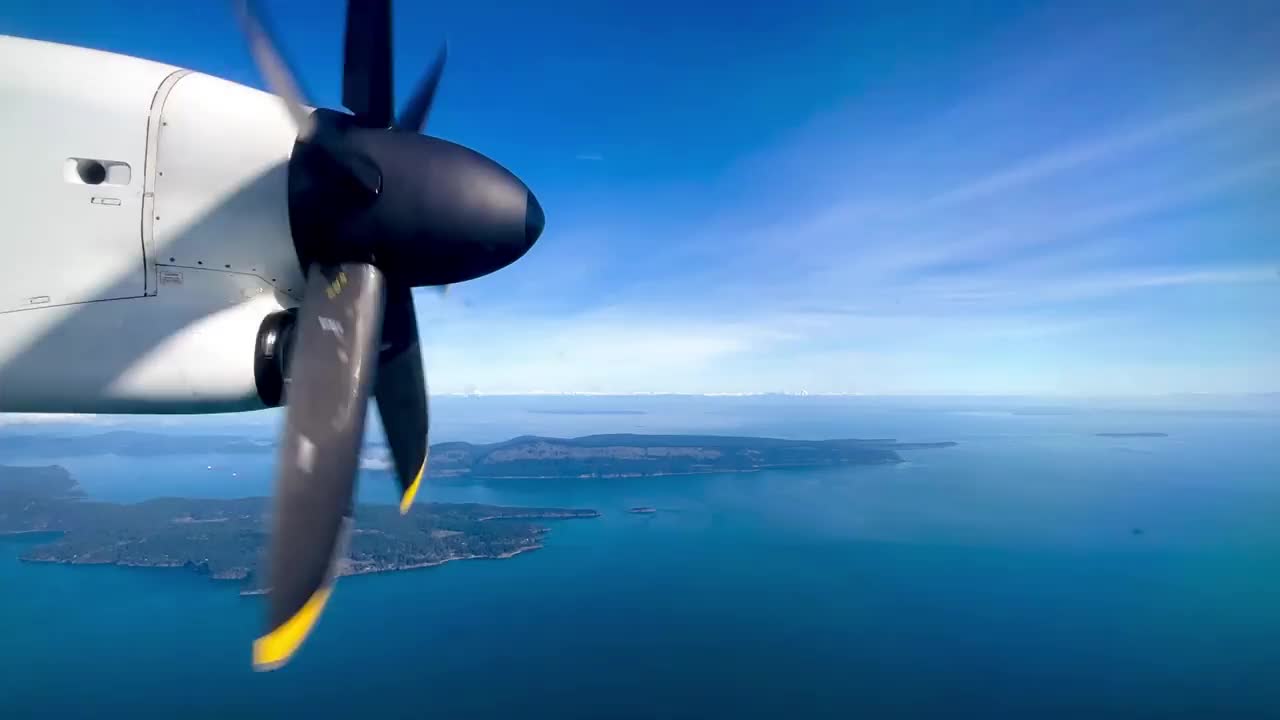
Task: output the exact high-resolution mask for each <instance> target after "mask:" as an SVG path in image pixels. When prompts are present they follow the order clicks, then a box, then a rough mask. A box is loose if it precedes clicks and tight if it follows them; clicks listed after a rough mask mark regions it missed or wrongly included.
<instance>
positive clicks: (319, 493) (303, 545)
mask: <svg viewBox="0 0 1280 720" xmlns="http://www.w3.org/2000/svg"><path fill="white" fill-rule="evenodd" d="M307 275H308V277H307V290H306V296H305V300H304V301H303V303H302V308H301V310H300V312H299V313H298V321H297V325H296V332H297V336H296V340H295V341H294V347H293V351H292V352H293V358H292V360H291V361H290V379H289V384H288V385H287V387H286V389H285V401H286V402H287V403H288V410H287V414H286V419H285V429H284V440H283V442H282V443H281V445H280V456H279V459H278V461H277V462H278V477H277V479H276V500H275V510H274V513H273V515H274V527H273V529H272V546H271V555H270V558H269V561H268V562H269V565H268V567H269V569H270V572H271V594H270V597H269V599H268V600H269V607H270V609H269V611H268V618H267V619H268V625H269V627H270V630H269V632H267V634H266V635H264V636H262V637H261V638H259V639H258V640H257V641H256V642H254V644H253V664H254V667H255V668H257V669H260V670H270V669H273V668H276V667H279V666H280V665H282V664H283V663H285V662H286V661H287V660H288V659H289V657H290V656H292V655H293V653H294V651H296V650H297V649H298V647H299V646H300V645H301V644H302V641H303V640H305V639H306V637H307V634H308V633H309V632H310V631H311V628H312V627H313V626H314V625H315V622H316V620H317V619H318V618H319V616H320V611H321V610H323V609H324V604H325V602H326V601H327V600H328V598H329V593H330V591H331V590H332V587H333V579H334V572H335V567H336V562H337V560H338V559H339V558H341V557H342V556H344V555H345V552H346V547H345V545H346V536H347V533H348V531H349V529H350V522H351V520H350V518H351V508H352V497H353V490H354V487H355V474H356V463H357V461H358V459H359V453H360V444H361V442H362V441H363V439H364V419H365V413H366V411H367V405H368V398H369V392H370V390H371V389H372V386H373V379H374V375H375V373H376V371H377V370H376V367H375V362H376V361H377V350H378V343H379V336H380V335H381V328H382V312H383V302H384V299H385V288H384V282H383V277H382V273H381V272H379V271H378V269H377V268H375V267H373V266H372V265H366V264H359V263H344V264H340V265H336V266H328V267H326V266H321V265H313V266H312V267H311V270H310V271H309V272H308V273H307Z"/></svg>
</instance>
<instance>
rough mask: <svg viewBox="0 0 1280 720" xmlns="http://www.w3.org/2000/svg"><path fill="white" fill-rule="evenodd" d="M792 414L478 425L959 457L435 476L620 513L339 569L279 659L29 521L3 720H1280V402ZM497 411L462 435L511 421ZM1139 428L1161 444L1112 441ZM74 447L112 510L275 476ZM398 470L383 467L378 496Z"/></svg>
mask: <svg viewBox="0 0 1280 720" xmlns="http://www.w3.org/2000/svg"><path fill="white" fill-rule="evenodd" d="M619 402H620V401H617V400H614V401H612V406H618V407H621V406H620V405H619ZM797 402H798V401H792V402H791V404H785V403H783V404H778V403H773V402H763V401H762V402H755V403H747V402H745V401H735V402H733V403H730V404H715V403H712V404H709V405H705V406H694V407H686V406H680V407H676V408H672V407H670V406H661V407H659V406H658V405H656V404H654V403H657V401H652V400H650V401H643V402H640V401H637V402H636V403H633V404H635V405H637V406H639V407H641V408H642V409H644V410H645V412H646V414H645V415H609V416H590V415H583V416H574V415H558V414H557V415H546V414H542V413H527V412H521V408H519V407H506V408H505V409H503V411H502V412H501V413H498V412H494V413H492V415H493V416H494V417H495V418H499V419H497V420H495V421H494V422H492V423H490V424H489V425H483V428H484V432H487V433H496V434H498V436H509V435H511V434H516V433H519V432H546V433H554V434H562V435H572V434H579V433H581V432H589V431H606V430H607V431H613V430H635V429H641V430H644V431H652V432H666V431H684V430H693V431H698V432H704V431H713V430H723V431H725V432H742V433H761V434H775V435H792V436H806V437H814V436H847V435H854V436H886V435H889V436H897V437H899V438H900V439H903V440H959V441H960V442H961V445H960V446H959V447H956V448H951V449H947V450H931V451H916V452H911V453H909V454H908V458H909V460H910V462H908V463H906V464H904V465H901V466H896V467H874V468H854V469H842V470H813V471H788V472H764V473H758V474H752V475H720V476H705V477H693V478H656V479H636V480H616V481H607V482H601V481H583V480H564V481H524V482H510V481H509V482H505V483H489V484H450V485H434V486H432V487H431V488H429V490H428V491H427V492H428V495H429V498H430V499H432V500H445V501H459V500H468V501H470V500H475V501H481V502H494V503H505V504H538V505H571V506H587V507H594V508H597V509H599V510H601V511H602V512H603V513H604V515H603V516H602V517H601V518H598V519H595V520H585V521H564V522H555V523H550V524H549V525H550V526H551V527H552V528H553V529H552V534H551V536H550V537H549V539H548V542H547V545H546V547H545V548H544V549H542V550H539V551H537V552H533V553H528V554H525V555H521V556H519V557H516V558H513V559H510V560H502V561H469V562H459V563H451V564H449V565H446V566H444V567H441V568H435V569H429V570H423V571H417V572H407V573H395V574H388V575H382V576H369V577H359V578H345V579H344V580H343V581H341V583H340V584H339V586H338V589H337V591H336V593H335V595H334V601H333V602H332V603H331V604H330V609H329V611H328V612H327V613H326V615H325V617H324V619H323V620H322V622H321V624H320V626H319V628H318V629H317V632H316V633H315V635H314V636H313V637H312V638H311V640H309V641H308V643H307V645H306V646H305V648H304V650H303V651H302V653H301V654H300V655H299V656H298V658H297V659H296V660H295V661H294V663H292V664H291V665H290V666H288V667H287V668H285V669H283V670H281V671H278V672H275V673H269V674H255V673H253V672H251V671H250V670H249V647H250V643H251V642H252V639H253V636H254V634H255V632H256V631H257V630H258V629H259V625H260V622H261V612H262V608H261V606H260V603H259V601H258V600H257V599H253V598H241V597H239V596H238V595H237V593H236V591H235V588H234V587H233V586H230V585H222V584H216V583H212V582H210V581H208V580H206V579H204V578H201V577H198V576H195V575H191V574H187V573H183V572H176V571H165V570H141V569H132V570H131V569H119V568H84V567H76V568H68V567H60V566H45V565H27V564H22V563H19V562H17V561H16V557H17V555H18V554H19V552H20V551H21V548H22V546H23V544H24V543H27V542H31V540H26V539H24V540H14V539H10V540H5V541H0V591H2V592H3V594H2V595H0V629H2V630H3V634H2V637H3V641H2V642H0V716H3V717H5V718H11V717H12V718H18V717H34V716H45V717H112V716H123V717H161V716H166V717H168V716H180V717H219V718H225V717H230V716H264V717H265V716H275V717H280V716H283V715H286V714H293V713H298V714H300V715H301V714H303V713H306V714H308V715H310V716H323V717H327V716H333V715H341V714H347V715H348V716H360V717H363V716H374V715H375V714H376V715H380V716H383V717H441V718H453V717H482V718H497V717H502V718H506V717H510V716H513V715H521V716H525V717H530V716H532V717H543V716H546V717H637V718H639V717H706V716H738V717H742V716H748V717H776V716H780V715H786V716H797V717H803V716H825V717H853V716H861V717H878V716H893V717H906V716H909V717H920V716H937V717H942V716H947V717H951V716H957V715H958V716H972V717H1019V718H1021V717H1046V716H1060V717H1081V716H1090V717H1117V718H1118V717H1124V718H1131V717H1187V718H1192V717H1195V718H1201V717H1208V716H1223V715H1234V716H1243V717H1275V716H1278V715H1280V682H1277V681H1276V677H1277V673H1278V672H1280V572H1277V568H1280V521H1278V520H1277V518H1280V448H1278V447H1277V445H1276V442H1275V440H1276V438H1280V422H1278V421H1277V417H1276V416H1275V415H1269V414H1257V413H1192V412H1177V413H1165V412H1151V411H1143V412H1132V411H1120V410H1107V411H1106V412H1098V411H1077V410H1073V411H1072V412H1068V413H1058V412H1056V411H1054V412H1042V410H1043V409H1041V410H1037V411H1036V412H1035V413H1034V414H1029V415H1028V414H1019V413H1014V412H1009V411H1008V409H1007V408H1005V409H1001V408H995V409H992V408H988V407H979V408H954V407H941V408H939V407H933V408H930V407H901V406H899V407H878V406H877V407H868V406H866V405H859V404H853V405H851V404H839V403H828V404H825V405H822V406H815V405H812V404H810V405H803V404H801V405H797V404H795V403H797ZM645 403H650V405H646V404H645ZM815 407H816V409H815ZM655 408H656V409H655ZM483 409H484V408H483V407H481V408H480V409H478V410H476V409H468V412H471V413H473V414H472V415H466V414H465V413H462V412H461V411H460V412H459V413H456V414H455V415H454V417H459V416H461V417H463V418H464V420H466V422H474V423H475V427H474V428H472V427H470V426H468V425H466V424H465V423H459V424H458V425H456V426H455V427H453V428H450V427H449V426H448V425H445V426H444V429H443V430H442V431H441V432H442V434H445V435H448V434H452V435H453V436H462V437H466V436H468V435H472V436H473V437H475V439H493V438H491V437H478V435H480V432H479V428H481V427H482V422H481V418H482V416H483V412H481V410H483ZM492 409H493V408H490V410H492ZM443 417H444V415H443V414H442V418H443ZM445 422H446V421H445V420H444V419H442V420H440V423H441V424H444V423H445ZM1141 430H1158V431H1165V432H1169V433H1171V437H1169V438H1158V439H1157V438H1151V439H1146V438H1143V439H1138V438H1132V439H1108V438H1097V437H1093V436H1092V433H1093V432H1097V431H1141ZM18 460H20V459H16V458H5V459H3V461H5V462H17V461H18ZM43 462H48V461H47V460H46V461H43ZM63 462H64V463H65V464H66V465H67V466H68V467H70V468H71V469H72V470H73V472H75V473H76V474H77V476H78V477H79V478H80V479H81V481H82V483H83V484H84V485H85V487H86V488H87V489H88V490H89V492H90V493H91V494H92V495H93V496H95V497H100V498H104V499H113V500H120V501H130V500H136V499H141V498H144V497H151V496H154V495H158V494H167V495H205V496H234V495H245V494H262V493H264V492H267V491H268V490H269V477H270V470H271V468H270V460H269V458H245V457H228V458H219V457H205V456H200V457H195V456H190V457H185V456H178V457H166V458H157V459H154V460H147V461H145V462H138V461H135V460H124V459H120V458H112V457H98V458H68V459H65V460H64V461H63ZM210 466H212V467H210ZM232 473H235V475H234V476H233V475H232ZM388 485H389V479H388V478H387V477H386V476H384V475H381V474H379V473H367V474H366V476H365V477H364V478H362V494H363V495H364V497H366V499H374V500H388V499H389V498H391V497H392V492H391V491H390V489H388V487H387V486H388ZM634 505H652V506H655V507H658V508H659V509H660V512H658V513H657V514H655V515H632V514H628V513H626V512H624V511H625V509H626V508H627V507H630V506H634ZM357 521H358V518H357ZM1135 528H1140V529H1141V530H1142V533H1141V534H1135V533H1134V529H1135Z"/></svg>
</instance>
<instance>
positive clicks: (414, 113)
mask: <svg viewBox="0 0 1280 720" xmlns="http://www.w3.org/2000/svg"><path fill="white" fill-rule="evenodd" d="M448 59H449V43H447V42H446V43H444V44H443V45H441V46H440V50H439V52H437V53H436V59H435V61H434V62H432V63H431V68H430V69H429V70H427V74H426V75H424V76H423V77H422V81H421V82H420V83H418V89H416V90H414V91H413V97H410V98H409V102H407V103H405V105H404V109H403V110H401V111H400V120H399V122H397V123H396V127H398V128H400V129H401V130H412V131H414V132H417V133H420V132H422V131H423V130H425V129H426V127H427V116H428V115H430V114H431V103H432V101H433V100H435V97H436V88H437V87H439V86H440V76H441V75H443V74H444V63H445V60H448Z"/></svg>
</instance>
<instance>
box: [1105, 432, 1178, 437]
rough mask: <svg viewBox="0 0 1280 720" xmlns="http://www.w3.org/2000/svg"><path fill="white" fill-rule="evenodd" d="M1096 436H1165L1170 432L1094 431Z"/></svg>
mask: <svg viewBox="0 0 1280 720" xmlns="http://www.w3.org/2000/svg"><path fill="white" fill-rule="evenodd" d="M1094 436H1095V437H1105V438H1163V437H1169V433H1162V432H1100V433H1094Z"/></svg>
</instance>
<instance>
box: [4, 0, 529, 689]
mask: <svg viewBox="0 0 1280 720" xmlns="http://www.w3.org/2000/svg"><path fill="white" fill-rule="evenodd" d="M235 7H236V11H237V15H238V17H239V20H240V23H241V27H242V29H243V31H244V33H245V36H246V38H247V41H248V46H249V49H250V51H251V54H252V56H253V58H254V61H255V63H256V65H257V67H258V69H259V71H260V72H261V74H262V76H263V78H264V80H265V84H266V86H267V87H268V88H269V89H270V90H271V93H267V92H263V91H261V90H258V89H256V88H251V87H247V86H245V85H240V84H237V83H233V82H230V81H228V80H224V79H220V78H217V77H213V76H210V75H207V74H204V73H199V72H193V71H191V70H186V69H183V68H179V67H174V66H170V65H166V64H163V63H158V62H152V61H149V60H144V59H140V58H135V57H128V56H124V55H119V54H114V53H108V52H103V51H99V50H92V49H86V48H80V47H74V46H69V45H61V44H56V43H49V42H43V41H36V40H29V39H23V38H17V37H8V36H0V66H3V67H4V68H5V69H6V70H5V72H4V73H3V76H2V77H0V107H2V108H3V110H0V114H2V115H3V117H4V126H5V131H6V132H5V141H4V153H3V157H4V158H5V161H4V163H3V168H2V169H0V208H3V211H4V216H5V223H6V228H5V232H4V233H3V234H0V258H2V259H3V264H4V267H5V268H6V274H5V279H4V282H3V283H0V412H41V413H136V414H150V413H225V412H239V411H248V410H259V409H262V408H269V407H275V406H280V405H284V406H285V424H284V429H283V437H282V438H281V440H280V443H279V450H278V456H277V459H276V479H275V498H274V500H273V510H272V530H271V533H272V534H271V543H270V548H269V550H268V553H267V566H266V570H267V578H268V583H269V593H268V599H267V605H268V608H267V631H266V632H265V633H264V634H263V635H261V636H260V637H259V638H257V640H255V642H254V644H253V650H252V658H253V666H254V668H255V669H259V670H270V669H274V668H277V667H280V666H281V665H283V664H285V663H287V662H288V660H289V659H290V658H291V657H292V656H293V655H294V654H295V652H296V651H297V650H298V648H299V646H300V645H301V644H302V642H303V641H304V640H305V639H306V637H307V635H308V634H309V633H310V632H311V630H312V628H313V627H314V626H315V624H316V621H317V618H318V617H319V616H320V614H321V611H322V610H323V608H324V606H325V603H326V602H327V601H328V599H329V597H330V594H331V592H332V589H333V584H334V580H335V569H336V567H337V562H338V560H339V559H340V558H342V557H344V556H345V554H346V540H347V538H348V535H349V533H350V530H351V516H352V510H353V503H354V500H353V495H354V486H355V476H356V471H357V466H358V460H359V457H358V456H359V452H360V447H361V442H362V439H363V434H364V422H365V413H366V408H367V404H368V400H369V398H370V396H372V397H373V398H374V399H375V400H376V401H377V409H378V413H379V416H380V418H381V421H382V426H383V428H384V429H385V434H386V440H387V445H388V447H389V449H390V453H391V455H392V460H393V464H394V467H395V474H396V477H397V479H398V481H399V484H400V489H401V500H400V509H401V512H402V513H404V512H408V510H409V508H410V505H411V504H412V502H413V499H414V495H415V494H416V493H417V492H418V488H419V485H420V484H421V482H422V478H423V474H424V473H425V471H426V464H427V452H428V443H427V433H428V398H427V383H426V378H425V375H424V372H423V363H422V353H421V349H420V346H419V338H418V323H417V318H416V315H415V311H414V304H413V297H412V295H411V289H412V288H415V287H424V286H436V287H447V286H449V285H451V284H455V283H461V282H465V281H467V280H471V279H474V278H477V277H480V276H483V275H487V274H489V273H492V272H494V271H497V270H499V269H501V268H503V267H506V266H507V265H510V264H511V263H513V262H515V261H516V260H518V259H519V258H520V257H522V256H523V255H524V254H525V253H526V252H528V250H529V248H530V247H531V246H532V245H533V244H534V242H536V241H537V239H538V237H539V236H540V235H541V234H542V230H543V226H544V224H545V216H544V213H543V210H542V207H541V205H539V204H538V201H537V199H536V198H535V197H534V195H533V193H532V192H531V191H530V190H529V188H528V187H527V186H526V185H525V184H524V183H523V182H521V181H520V179H518V178H517V177H516V176H515V175H513V174H512V173H511V172H510V171H508V170H507V169H506V168H504V167H502V166H501V165H499V164H498V163H497V162H495V161H493V160H491V159H490V158H488V157H486V156H484V155H481V154H480V153H478V152H476V151H474V150H471V149H469V148H466V147H463V146H461V145H458V144H455V143H452V142H449V141H446V140H442V139H440V138H436V137H431V136H429V135H425V134H423V131H424V128H425V126H426V122H427V118H428V116H429V114H430V111H431V107H432V103H433V101H434V99H435V95H436V89H437V87H438V85H439V82H440V78H441V75H442V73H443V70H444V65H445V60H446V54H447V53H446V48H443V47H442V49H441V51H440V52H439V54H438V55H437V56H436V58H435V60H434V61H433V64H432V65H431V66H430V67H429V68H428V70H427V72H426V74H425V75H424V77H423V78H422V80H421V81H420V82H419V84H418V85H417V87H416V89H415V90H414V92H413V94H412V95H411V97H410V98H409V99H408V101H407V102H405V103H404V105H403V106H402V108H401V109H400V113H399V115H398V116H397V115H396V114H395V107H394V99H393V85H392V79H393V76H392V51H391V32H392V13H391V3H390V0H349V2H348V4H347V7H346V27H345V40H344V53H343V55H344V57H343V79H342V104H343V106H344V107H345V108H346V110H347V111H349V112H345V111H343V110H337V109H330V108H316V107H313V106H311V105H309V104H308V103H307V101H306V98H304V97H303V95H302V93H301V91H300V90H299V84H298V82H297V80H296V77H297V76H296V74H295V73H294V71H293V70H292V69H291V67H290V65H289V63H288V62H287V61H286V59H285V57H284V56H283V55H282V54H281V52H280V51H279V43H278V42H276V40H275V37H274V35H273V34H272V33H271V32H270V31H269V30H268V27H267V26H266V24H265V23H264V22H263V19H262V16H261V14H260V13H259V11H258V9H257V8H256V7H255V6H254V5H253V4H251V2H250V1H249V0H241V1H240V2H238V3H236V4H235Z"/></svg>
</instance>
